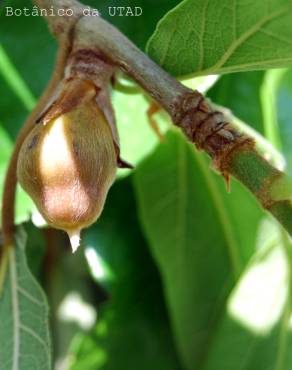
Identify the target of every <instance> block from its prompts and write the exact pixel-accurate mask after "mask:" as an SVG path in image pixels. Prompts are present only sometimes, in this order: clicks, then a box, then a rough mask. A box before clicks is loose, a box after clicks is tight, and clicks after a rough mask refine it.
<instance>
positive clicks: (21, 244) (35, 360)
mask: <svg viewBox="0 0 292 370" xmlns="http://www.w3.org/2000/svg"><path fill="white" fill-rule="evenodd" d="M25 243H26V236H25V234H24V233H23V232H19V233H18V234H17V237H16V245H15V247H13V248H11V249H10V250H9V251H8V252H7V254H6V255H5V260H6V261H7V265H6V269H5V273H4V277H3V279H4V281H3V284H4V285H3V286H2V287H1V297H0V317H1V320H0V369H1V370H10V369H11V370H51V345H50V337H49V329H48V306H47V302H46V298H45V296H44V294H43V292H42V290H41V288H40V286H39V285H38V283H37V282H36V281H35V279H34V278H33V276H32V274H31V273H30V271H29V270H28V267H27V263H26V257H25V250H24V248H25ZM3 266H4V260H2V265H1V269H2V273H3Z"/></svg>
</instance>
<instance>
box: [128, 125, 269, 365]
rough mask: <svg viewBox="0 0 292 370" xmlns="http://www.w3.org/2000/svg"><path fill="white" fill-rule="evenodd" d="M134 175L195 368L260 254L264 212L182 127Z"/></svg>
mask: <svg viewBox="0 0 292 370" xmlns="http://www.w3.org/2000/svg"><path fill="white" fill-rule="evenodd" d="M134 179H135V186H136V190H137V197H138V204H139V208H140V213H141V221H142V224H143V226H144V230H145V232H146V235H147V237H148V240H149V243H150V247H151V250H152V253H153V256H154V258H155V260H156V262H157V265H158V267H159V270H160V273H161V275H162V279H163V284H164V290H165V295H166V300H167V304H168V308H169V312H170V316H171V319H172V325H173V331H174V335H175V338H176V342H177V346H178V349H179V352H180V355H181V358H182V360H183V362H184V365H185V367H186V368H187V369H189V370H193V369H197V368H198V366H199V364H200V363H201V361H202V359H203V357H204V355H205V351H206V346H207V344H208V343H209V342H210V341H211V340H212V336H213V332H214V329H215V327H216V325H217V322H218V320H219V319H220V315H221V312H222V309H223V307H224V302H225V299H226V298H227V296H228V294H229V292H230V289H231V287H232V286H233V284H234V282H235V281H236V278H237V277H238V275H239V274H240V272H241V271H242V269H243V267H244V266H245V264H246V263H247V261H248V260H249V258H250V256H251V255H252V254H253V252H254V249H255V236H256V230H257V226H258V223H259V220H260V218H261V217H262V214H263V213H262V211H261V210H260V209H259V207H258V206H257V204H256V202H255V200H254V199H253V198H252V197H251V195H250V194H248V193H247V191H245V190H244V189H243V188H242V187H241V186H240V185H239V184H238V183H236V182H232V183H231V194H227V192H226V188H225V185H224V182H223V180H222V179H221V178H220V177H218V176H217V175H215V174H214V173H212V172H211V171H210V169H209V168H208V166H207V165H206V161H205V158H204V157H203V156H202V155H199V154H198V153H195V151H194V149H193V148H192V147H191V146H190V144H187V143H186V141H185V139H184V138H183V137H182V136H181V135H180V134H178V133H176V132H172V133H170V134H168V135H167V137H166V140H165V142H164V143H162V144H161V145H160V146H159V148H158V149H157V150H156V151H155V153H154V154H153V155H151V156H150V157H149V158H147V160H145V161H144V162H143V163H142V164H141V165H140V166H138V169H137V171H136V173H135V177H134ZM239 210H240V212H239Z"/></svg>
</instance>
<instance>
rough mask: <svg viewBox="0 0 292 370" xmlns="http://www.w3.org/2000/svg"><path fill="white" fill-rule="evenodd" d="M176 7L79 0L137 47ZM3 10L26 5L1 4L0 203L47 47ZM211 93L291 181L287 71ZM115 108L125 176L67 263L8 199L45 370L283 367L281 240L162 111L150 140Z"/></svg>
mask: <svg viewBox="0 0 292 370" xmlns="http://www.w3.org/2000/svg"><path fill="white" fill-rule="evenodd" d="M177 3H178V1H176V0H163V1H159V2H157V1H155V0H137V1H134V0H119V1H115V0H113V1H111V4H110V5H111V6H141V7H142V8H143V16H141V17H137V18H135V17H133V18H129V17H118V16H116V17H110V16H109V15H108V10H107V8H108V6H109V2H108V0H99V1H97V0H91V1H87V4H89V5H92V6H94V7H97V8H98V9H99V10H100V11H101V14H102V15H103V16H104V17H105V18H107V19H109V20H110V22H111V23H113V24H116V25H117V26H118V27H119V29H121V30H122V31H123V32H124V33H125V34H126V35H127V36H128V37H129V38H130V39H131V40H133V41H134V42H135V43H136V44H137V45H138V46H139V47H141V48H145V45H146V41H147V40H148V38H149V37H150V36H151V34H152V33H153V31H154V29H155V25H156V23H157V21H158V20H159V19H160V18H161V17H162V16H163V15H164V14H165V13H166V12H167V11H168V10H170V9H171V8H173V6H175V5H176V4H177ZM4 6H13V7H14V8H23V7H25V6H26V7H28V8H31V3H30V2H29V1H28V0H13V1H12V0H8V1H4V2H3V3H2V4H1V10H0V12H1V14H0V96H1V97H0V193H1V191H2V185H3V180H4V176H5V170H6V167H7V163H8V160H9V156H10V154H11V151H12V148H13V143H14V141H15V138H16V135H17V132H18V130H19V128H20V127H21V125H22V123H23V122H24V120H25V118H26V116H27V115H28V113H29V111H30V110H31V109H32V107H33V106H34V104H35V102H36V100H37V98H38V97H39V96H40V94H41V92H42V90H43V89H44V87H45V85H46V83H47V81H48V79H49V77H50V75H51V73H52V69H53V64H54V58H55V53H56V47H57V45H56V42H55V40H54V39H53V38H52V36H51V35H50V34H49V32H48V29H47V26H46V23H45V22H44V21H43V19H41V18H40V17H24V16H21V17H6V16H4ZM124 82H125V81H124ZM201 82H202V81H201ZM203 82H204V83H205V82H206V79H204V81H203ZM125 83H129V82H127V81H126V82H125ZM188 83H190V84H191V85H192V84H193V85H194V84H198V88H199V89H200V86H201V87H202V88H203V85H202V84H201V83H198V81H197V80H196V81H189V82H188ZM208 85H209V86H208V88H209V89H208V91H207V94H208V96H209V97H210V98H211V99H212V101H214V102H215V103H216V104H220V105H222V106H225V107H227V108H229V109H231V110H232V112H233V113H234V115H235V116H237V117H238V118H239V119H240V120H241V121H243V122H246V123H247V124H248V125H249V126H251V127H252V128H253V129H254V130H255V131H256V132H258V133H259V134H261V135H263V136H264V137H265V138H266V139H267V140H268V141H269V142H270V143H272V144H273V145H274V146H275V147H276V148H277V149H278V150H282V151H283V153H284V154H285V156H286V158H287V159H288V160H287V163H288V170H289V171H292V168H291V169H290V164H291V163H292V161H290V160H289V159H290V158H292V149H291V142H292V129H291V127H292V126H291V122H290V121H291V116H292V114H291V113H292V104H291V101H292V70H290V69H286V70H269V71H254V72H241V73H234V74H229V75H223V76H221V77H220V78H218V79H213V80H212V82H211V83H209V84H208ZM204 86H205V87H204V89H205V90H207V88H206V84H205V85H204ZM271 102H272V104H271ZM113 104H114V107H115V110H116V117H117V122H118V128H119V133H120V137H121V150H122V156H123V158H125V159H126V160H127V161H130V162H131V163H133V164H134V165H135V170H134V171H120V172H119V176H118V179H117V181H116V183H115V184H114V186H113V187H112V189H111V191H110V194H109V197H108V199H107V202H106V206H105V209H104V212H103V214H102V216H101V218H100V220H99V221H98V222H97V223H96V224H95V225H93V226H92V227H91V228H89V229H88V230H86V231H84V233H83V238H82V247H81V248H80V249H79V251H78V253H77V254H76V255H74V256H72V255H71V252H70V250H69V248H68V244H67V240H66V238H65V236H64V235H63V234H62V233H61V232H57V231H53V230H50V229H48V228H46V227H44V228H41V229H38V228H36V227H35V226H34V225H33V223H32V221H31V216H32V215H33V217H32V219H33V221H34V223H37V220H38V217H37V214H36V212H35V208H34V206H33V204H32V202H31V201H30V200H29V198H28V197H27V196H26V195H25V194H24V192H22V191H21V190H19V192H18V202H17V223H21V222H24V221H25V222H26V223H25V230H26V232H27V234H28V243H27V251H26V252H27V259H28V263H29V266H30V269H31V270H32V272H33V273H34V275H35V277H36V278H37V279H38V280H39V282H40V283H41V284H42V286H43V288H44V290H45V292H46V294H47V296H48V300H49V305H50V307H51V316H50V317H51V327H52V339H53V356H54V364H55V365H54V367H55V369H56V370H65V369H72V370H77V369H78V370H96V369H104V370H137V369H140V370H144V369H145V370H146V369H153V370H199V369H200V370H201V369H204V370H223V369H224V370H234V369H241V370H259V369H265V370H269V369H275V370H281V369H283V370H289V369H291V368H292V351H291V345H292V336H291V294H290V288H291V284H290V280H291V263H290V260H291V259H290V256H289V253H288V252H287V251H289V248H290V247H291V246H290V241H289V240H287V238H286V236H285V234H284V233H283V231H282V230H281V229H280V227H279V226H278V225H277V223H276V222H275V221H274V220H273V219H271V218H270V217H269V216H268V215H267V214H266V213H265V212H264V211H263V210H261V209H260V207H259V206H258V204H257V203H256V201H255V200H254V198H253V196H252V195H251V194H250V193H249V192H248V191H247V190H246V189H244V188H243V187H242V186H241V185H240V184H239V183H237V182H236V181H233V180H232V181H231V186H230V189H231V190H230V192H227V191H226V184H225V182H224V180H223V179H222V178H221V177H220V176H218V174H216V173H215V172H214V171H212V170H211V165H210V161H209V159H208V158H206V156H205V155H204V154H202V153H198V152H197V151H195V150H194V149H193V147H192V146H191V145H190V144H188V143H187V142H186V141H185V139H184V138H183V137H182V135H181V134H180V133H179V132H178V131H177V130H176V129H173V128H171V126H170V122H169V120H168V117H167V116H166V115H165V114H163V113H158V114H157V115H156V118H157V120H158V122H159V124H160V125H161V127H162V131H163V132H165V139H164V141H163V142H159V140H158V139H157V137H156V135H155V134H154V132H153V131H152V130H151V129H150V126H149V124H148V122H147V118H146V114H145V113H146V110H147V108H148V106H149V99H148V98H147V97H145V96H144V95H143V94H141V93H137V94H131V95H127V94H124V93H122V92H120V91H117V90H115V89H114V91H113ZM266 147H267V149H266V156H267V157H272V156H273V153H271V152H270V151H269V145H268V144H267V146H266ZM23 370H28V369H23Z"/></svg>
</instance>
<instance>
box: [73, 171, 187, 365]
mask: <svg viewBox="0 0 292 370" xmlns="http://www.w3.org/2000/svg"><path fill="white" fill-rule="evenodd" d="M83 243H84V245H85V248H86V257H87V260H88V262H89V265H90V266H91V270H92V275H93V277H95V279H96V280H97V281H98V282H99V283H100V284H102V285H103V286H104V287H105V288H106V289H107V292H108V301H107V302H106V303H105V304H103V305H102V306H100V307H98V321H97V326H96V328H95V330H94V331H93V332H91V333H90V334H88V335H86V334H83V335H82V336H81V335H79V336H78V337H76V339H75V340H74V341H73V343H72V347H71V351H70V354H69V357H68V358H69V359H70V358H71V359H73V361H72V363H71V367H70V369H71V370H77V369H78V370H97V369H103V370H125V369H127V370H137V368H138V369H139V370H149V369H153V370H177V369H179V368H180V366H179V363H178V360H177V355H176V351H175V347H174V344H173V340H172V336H171V332H170V327H169V323H168V316H167V312H166V309H165V304H164V301H163V295H162V289H161V282H160V278H159V275H158V271H157V269H156V267H155V265H154V263H153V261H152V258H151V256H150V255H149V251H148V249H147V245H146V243H145V240H144V238H143V235H142V233H141V230H140V227H139V224H138V222H137V214H136V207H135V201H134V194H133V189H132V186H131V183H130V179H129V178H126V179H123V180H120V181H118V182H117V183H116V184H115V185H114V186H113V188H112V189H111V191H110V194H109V197H108V199H107V202H106V206H105V209H104V212H103V214H102V216H101V219H100V220H99V221H98V222H97V223H96V224H95V225H94V226H93V227H91V228H90V229H88V230H87V231H86V233H85V234H84V240H83Z"/></svg>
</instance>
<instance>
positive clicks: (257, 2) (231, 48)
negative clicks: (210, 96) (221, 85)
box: [147, 0, 292, 76]
mask: <svg viewBox="0 0 292 370" xmlns="http://www.w3.org/2000/svg"><path fill="white" fill-rule="evenodd" d="M291 22H292V3H291V1H287V0H269V1H262V0H254V1H252V2H250V1H249V2H247V1H246V0H220V1H219V0H213V1H207V0H184V1H183V2H182V3H181V4H179V5H178V6H177V7H175V8H174V9H172V10H171V11H170V12H169V13H167V14H166V15H165V16H164V17H163V18H162V19H161V21H160V22H159V23H158V26H157V28H156V31H155V32H154V34H153V35H152V37H151V38H150V40H149V42H148V45H147V50H148V53H149V54H150V56H151V57H152V58H153V59H154V60H155V61H156V62H158V63H159V64H160V65H162V66H163V67H164V68H165V69H167V70H168V71H169V72H170V73H172V74H174V75H176V76H185V75H193V76H199V75H205V74H221V73H227V72H237V71H248V70H258V69H267V68H275V67H282V66H287V65H291V64H292V42H291V39H292V28H291Z"/></svg>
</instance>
